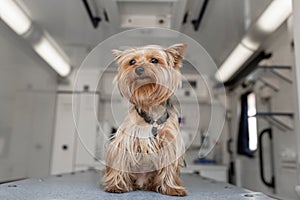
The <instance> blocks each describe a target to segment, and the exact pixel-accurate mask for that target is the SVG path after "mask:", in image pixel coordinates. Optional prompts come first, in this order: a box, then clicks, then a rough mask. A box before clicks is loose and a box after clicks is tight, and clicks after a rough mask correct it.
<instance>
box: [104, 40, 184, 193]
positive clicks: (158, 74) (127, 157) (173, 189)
mask: <svg viewBox="0 0 300 200" xmlns="http://www.w3.org/2000/svg"><path fill="white" fill-rule="evenodd" d="M185 50H186V45H184V44H177V45H173V46H171V47H169V48H167V49H164V48H163V47H161V46H154V45H149V46H144V47H138V48H131V49H127V50H124V51H118V50H114V51H113V53H114V55H115V56H116V63H117V64H118V65H119V70H118V74H117V76H116V78H115V81H116V82H117V84H118V87H119V90H120V93H121V95H122V96H123V97H125V98H127V99H128V100H129V101H130V103H132V104H133V105H134V106H136V107H137V109H138V110H139V111H141V110H142V111H144V112H146V113H147V114H148V115H149V116H151V117H152V118H153V119H158V118H159V117H160V116H162V115H163V114H164V113H165V112H166V110H167V111H168V113H169V118H168V119H167V121H166V122H165V123H163V124H161V125H159V127H158V134H157V136H156V137H155V136H153V135H152V133H151V129H152V125H150V124H148V123H146V122H145V120H144V119H143V118H142V117H140V116H139V114H138V113H137V111H136V109H135V107H132V108H131V109H130V110H129V113H128V115H127V117H126V118H125V120H124V122H123V124H122V125H121V126H120V127H119V129H118V131H117V133H116V134H115V135H114V136H113V138H112V142H111V143H110V144H109V145H108V147H107V157H106V171H105V175H104V179H103V184H104V188H105V191H107V192H118V193H121V192H128V191H132V190H137V189H143V190H152V191H156V192H160V193H162V194H167V195H175V196H185V195H187V192H186V190H185V188H184V187H183V186H182V183H181V180H180V178H179V173H180V163H181V162H182V156H183V153H184V143H183V140H182V137H181V134H180V130H179V124H178V113H177V111H176V110H175V108H174V107H173V106H172V105H170V103H167V102H168V99H169V98H170V97H171V96H172V95H173V94H174V91H175V90H176V89H177V88H178V87H179V86H180V84H181V74H180V71H179V68H180V65H181V60H182V58H183V54H184V52H185ZM152 58H156V59H157V61H158V63H151V62H149V61H150V60H151V59H152ZM132 59H135V64H133V65H130V64H129V63H130V61H131V60H132ZM138 66H143V67H144V69H145V72H144V73H143V75H142V76H138V75H137V74H136V73H135V71H134V70H135V69H136V68H137V67H138Z"/></svg>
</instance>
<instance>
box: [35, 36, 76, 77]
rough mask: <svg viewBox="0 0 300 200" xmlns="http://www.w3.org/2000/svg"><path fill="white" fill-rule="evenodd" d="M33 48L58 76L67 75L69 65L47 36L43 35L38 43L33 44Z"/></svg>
mask: <svg viewBox="0 0 300 200" xmlns="http://www.w3.org/2000/svg"><path fill="white" fill-rule="evenodd" d="M33 48H34V50H35V51H36V52H37V54H39V55H40V56H41V57H42V58H43V59H44V60H45V61H46V62H47V63H48V64H49V65H50V66H51V67H52V68H53V69H54V70H55V71H56V72H57V73H58V74H59V75H60V76H62V77H66V76H67V75H69V73H70V72H71V66H70V65H69V63H68V61H67V59H66V58H65V56H64V55H63V54H62V52H61V51H60V50H59V49H58V47H57V45H56V44H55V42H54V41H52V40H51V39H50V37H49V36H47V35H44V36H43V37H42V38H41V40H40V41H39V42H38V43H36V44H34V45H33Z"/></svg>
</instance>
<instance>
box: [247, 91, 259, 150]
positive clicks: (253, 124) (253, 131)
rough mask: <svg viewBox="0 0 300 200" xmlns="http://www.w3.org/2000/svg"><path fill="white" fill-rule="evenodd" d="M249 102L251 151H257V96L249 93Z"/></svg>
mask: <svg viewBox="0 0 300 200" xmlns="http://www.w3.org/2000/svg"><path fill="white" fill-rule="evenodd" d="M247 102H248V132H249V149H250V150H251V151H255V150H257V120H256V117H255V115H256V101H255V94H254V93H253V92H251V93H249V94H248V96H247Z"/></svg>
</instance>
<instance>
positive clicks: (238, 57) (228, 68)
mask: <svg viewBox="0 0 300 200" xmlns="http://www.w3.org/2000/svg"><path fill="white" fill-rule="evenodd" d="M252 54H253V51H251V50H250V49H248V48H246V47H245V46H243V45H242V44H238V46H237V47H236V48H235V49H234V50H233V51H232V52H231V54H230V55H229V57H228V58H227V59H226V61H225V62H224V63H223V64H222V66H221V67H220V69H219V70H218V71H217V73H216V75H215V78H216V79H217V81H219V82H226V81H227V80H229V78H230V77H231V76H232V75H233V74H234V73H235V72H236V71H237V70H238V69H239V68H240V66H241V65H242V64H243V63H244V62H246V61H247V60H248V59H249V58H250V57H251V55H252Z"/></svg>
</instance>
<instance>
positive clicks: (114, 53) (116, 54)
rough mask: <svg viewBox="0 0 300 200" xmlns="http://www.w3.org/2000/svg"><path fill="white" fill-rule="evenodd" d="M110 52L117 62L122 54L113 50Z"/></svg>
mask: <svg viewBox="0 0 300 200" xmlns="http://www.w3.org/2000/svg"><path fill="white" fill-rule="evenodd" d="M111 52H112V54H113V55H114V56H115V60H116V61H117V62H118V60H119V59H120V58H121V56H122V53H123V52H122V51H120V50H117V49H113V50H111Z"/></svg>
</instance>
